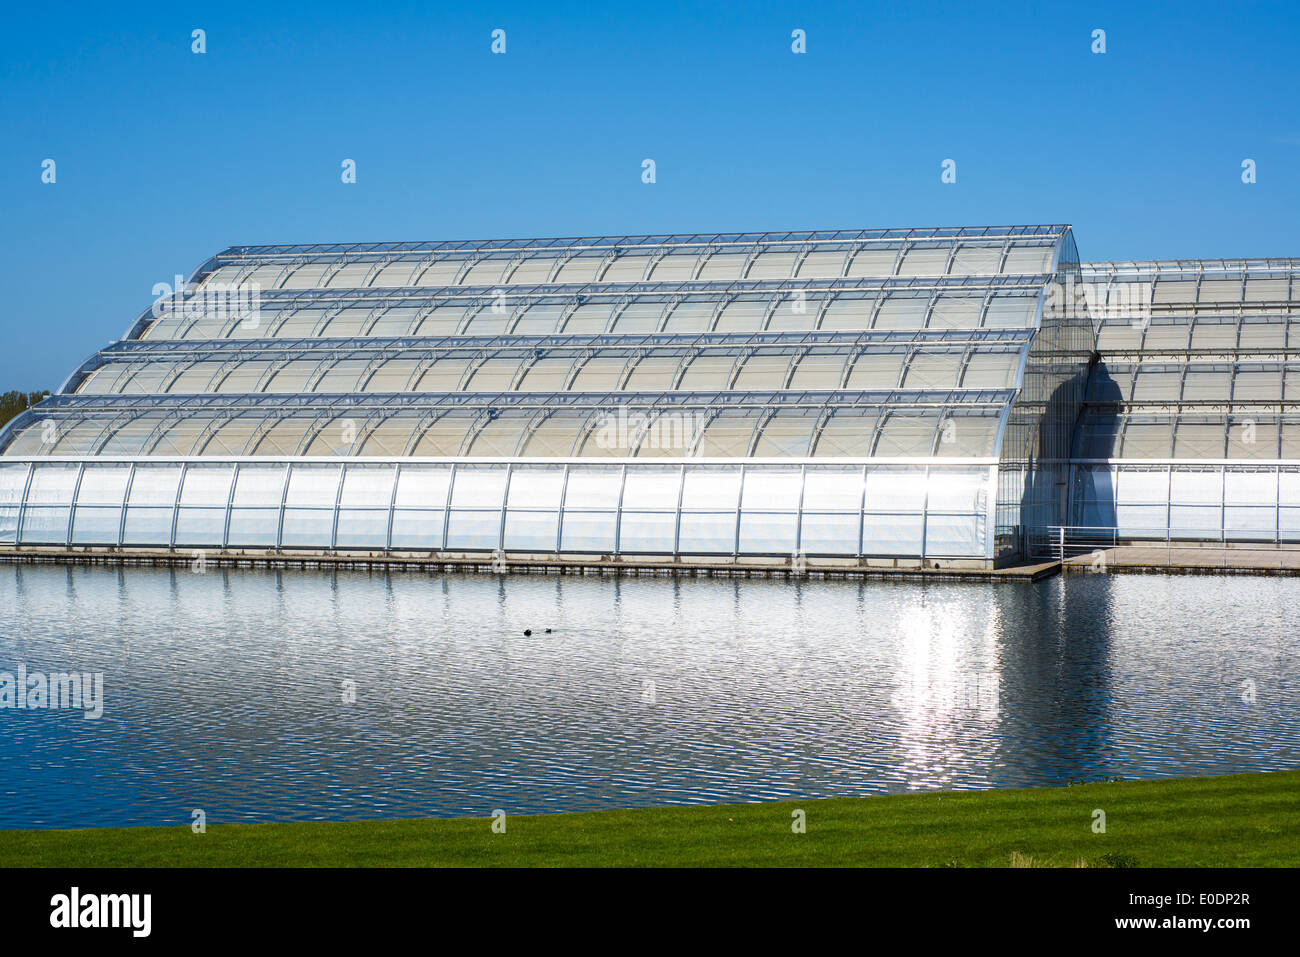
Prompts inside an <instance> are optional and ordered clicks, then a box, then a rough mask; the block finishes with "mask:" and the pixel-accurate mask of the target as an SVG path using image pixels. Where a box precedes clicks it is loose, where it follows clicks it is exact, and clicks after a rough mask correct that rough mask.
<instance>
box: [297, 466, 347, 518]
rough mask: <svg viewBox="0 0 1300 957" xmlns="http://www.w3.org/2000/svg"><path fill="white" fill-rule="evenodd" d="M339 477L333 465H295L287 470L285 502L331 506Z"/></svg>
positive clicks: (335, 495)
mask: <svg viewBox="0 0 1300 957" xmlns="http://www.w3.org/2000/svg"><path fill="white" fill-rule="evenodd" d="M339 477H340V471H339V469H337V468H334V467H319V466H310V465H295V466H294V467H293V468H292V469H291V470H290V472H289V488H288V490H287V491H286V492H285V499H284V500H285V504H287V505H291V506H316V507H328V508H333V507H334V501H335V499H336V497H337V496H338V490H339Z"/></svg>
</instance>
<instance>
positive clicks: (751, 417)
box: [661, 412, 758, 458]
mask: <svg viewBox="0 0 1300 957" xmlns="http://www.w3.org/2000/svg"><path fill="white" fill-rule="evenodd" d="M661 419H662V417H661ZM757 424H758V417H757V416H756V415H755V414H754V413H752V412H751V413H741V412H737V413H723V414H722V415H718V416H716V417H714V419H713V420H712V421H711V422H709V424H708V425H707V426H706V427H705V429H704V434H703V435H702V436H701V437H700V443H699V447H698V448H697V449H696V450H695V454H696V455H698V456H700V457H702V458H713V457H719V458H724V457H725V458H743V457H744V456H745V455H747V454H748V453H749V444H750V441H751V440H752V439H753V437H754V427H755V426H756V425H757Z"/></svg>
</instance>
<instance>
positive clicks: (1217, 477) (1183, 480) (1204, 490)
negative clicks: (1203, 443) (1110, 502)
mask: <svg viewBox="0 0 1300 957" xmlns="http://www.w3.org/2000/svg"><path fill="white" fill-rule="evenodd" d="M1126 494H1127V492H1126ZM1270 494H1271V493H1270ZM1144 501H1149V499H1144ZM1169 501H1171V502H1173V503H1174V504H1176V505H1216V506H1217V505H1218V504H1219V503H1220V502H1222V501H1223V473H1222V472H1220V470H1219V469H1179V468H1176V469H1174V470H1173V471H1172V473H1171V474H1170V476H1169ZM1215 524H1216V525H1217V524H1218V521H1217V520H1216V521H1215Z"/></svg>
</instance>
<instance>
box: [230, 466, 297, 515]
mask: <svg viewBox="0 0 1300 957" xmlns="http://www.w3.org/2000/svg"><path fill="white" fill-rule="evenodd" d="M284 480H285V466H283V465H274V466H260V465H241V466H240V467H239V474H238V476H237V477H236V478H235V495H234V498H233V499H232V504H233V505H235V506H237V507H245V506H258V505H261V506H269V505H274V506H275V507H276V508H279V506H280V500H281V498H282V497H283V495H284Z"/></svg>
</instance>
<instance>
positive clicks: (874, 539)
mask: <svg viewBox="0 0 1300 957" xmlns="http://www.w3.org/2000/svg"><path fill="white" fill-rule="evenodd" d="M923 533H924V528H923V516H922V515H921V514H920V513H917V514H915V515H908V514H902V513H897V512H894V513H874V514H873V513H871V512H868V513H867V514H866V515H864V516H863V520H862V554H864V555H874V556H881V557H895V556H902V557H910V558H916V557H918V556H919V555H920V554H921V544H922V535H923Z"/></svg>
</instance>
